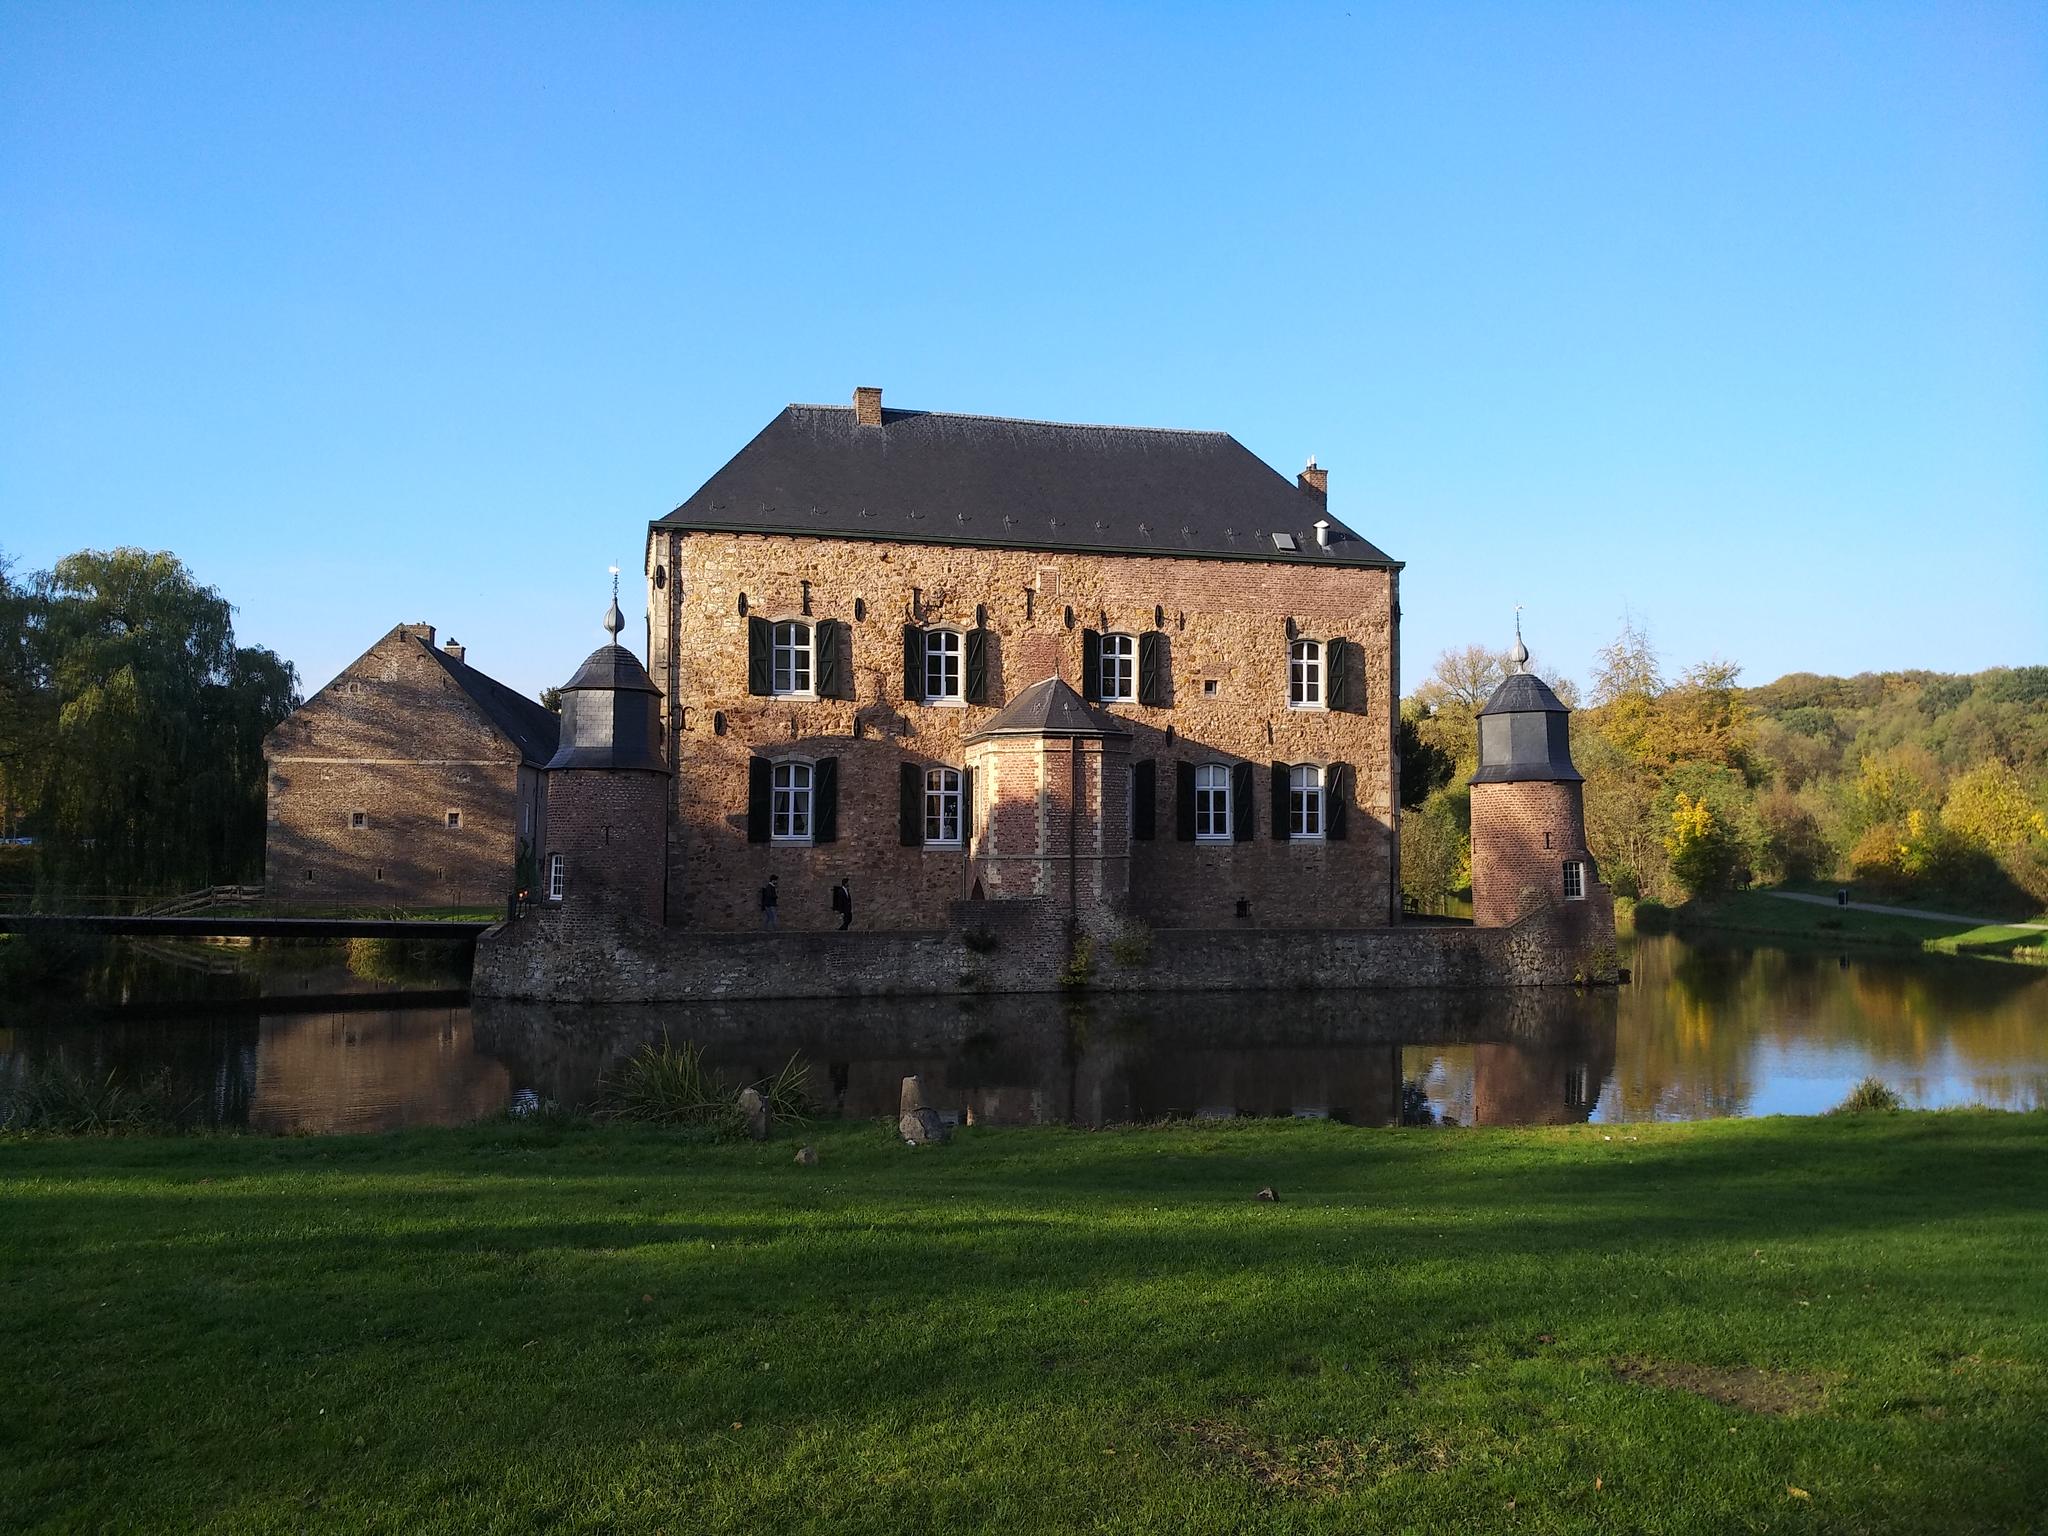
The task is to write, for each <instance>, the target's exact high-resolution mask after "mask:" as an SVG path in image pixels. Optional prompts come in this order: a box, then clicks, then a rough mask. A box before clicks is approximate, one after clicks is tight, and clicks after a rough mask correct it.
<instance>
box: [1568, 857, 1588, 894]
mask: <svg viewBox="0 0 2048 1536" xmlns="http://www.w3.org/2000/svg"><path fill="white" fill-rule="evenodd" d="M1573 887H1577V889H1573ZM1564 899H1565V900H1566V901H1584V900H1585V899H1586V861H1585V860H1584V859H1566V860H1565V861H1564Z"/></svg>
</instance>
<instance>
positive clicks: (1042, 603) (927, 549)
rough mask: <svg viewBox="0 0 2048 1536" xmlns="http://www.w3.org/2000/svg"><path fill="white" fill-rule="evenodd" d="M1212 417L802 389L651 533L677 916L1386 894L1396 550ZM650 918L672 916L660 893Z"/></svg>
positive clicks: (1123, 911)
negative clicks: (997, 406)
mask: <svg viewBox="0 0 2048 1536" xmlns="http://www.w3.org/2000/svg"><path fill="white" fill-rule="evenodd" d="M1328 489H1329V486H1328V477H1327V475H1326V474H1325V473H1324V472H1323V471H1322V470H1320V469H1318V468H1316V467H1314V466H1313V465H1311V467H1310V468H1308V469H1307V470H1305V471H1303V472H1302V474H1301V475H1300V476H1299V477H1298V478H1297V479H1294V480H1289V479H1287V478H1285V477H1283V476H1281V475H1279V474H1277V473H1275V472H1274V471H1273V470H1272V469H1270V468H1268V467H1267V466H1266V465H1265V464H1263V463H1261V462H1260V461H1259V460H1258V459H1257V458H1255V457H1254V456H1253V455H1252V454H1250V453H1249V452H1247V451H1246V450H1245V449H1244V447H1243V446H1242V445H1240V444H1239V443H1238V442H1237V441H1236V440H1235V439H1233V438H1231V437H1230V436H1228V435H1227V434H1225V433H1220V432H1178V431H1159V430H1150V429H1135V428H1124V427H1091V426H1068V425H1059V424H1054V423H1047V422H1033V421H1012V420H1001V419H996V418H990V417H982V416H960V415H946V414H940V413H936V412H926V411H898V410H885V409H884V408H883V406H882V404H881V392H880V391H879V390H872V389H863V390H860V391H858V392H856V395H855V399H854V403H853V404H852V406H851V407H830V406H791V407H789V408H788V409H786V410H785V411H783V412H782V413H781V414H780V415H779V416H777V417H776V418H775V419H774V420H773V421H771V422H770V423H769V424H768V425H767V426H766V427H765V428H764V429H763V430H762V431H761V432H760V434H759V435H758V436H756V437H755V438H754V440H753V441H752V442H751V443H749V444H748V445H747V446H746V447H745V448H743V449H741V450H740V452H739V453H738V454H737V455H735V457H734V458H733V459H732V460H731V462H729V463H728V464H726V465H725V467H724V468H722V469H720V470H719V471H718V472H717V473H716V474H714V475H713V476H712V477H711V478H710V479H709V480H708V481H706V482H705V484H704V485H703V486H702V487H701V488H700V489H699V490H698V491H697V492H696V493H695V494H694V495H692V496H691V497H689V499H687V500H686V501H685V502H684V503H683V504H682V505H681V506H679V507H678V508H676V510H675V511H673V512H671V513H670V514H669V515H668V516H666V517H664V518H662V519H660V520H659V521H657V522H656V523H654V524H653V525H652V527H651V529H650V531H649V535H648V540H647V551H646V575H647V581H648V608H649V634H648V654H649V672H650V674H651V676H652V678H653V680H654V683H655V685H656V686H657V687H658V689H659V690H660V699H661V729H662V745H663V749H664V757H665V760H666V762H667V763H668V764H669V765H670V766H672V768H673V769H674V774H673V779H672V795H673V800H672V806H671V812H670V815H669V818H668V826H667V829H666V836H667V879H666V886H665V901H664V908H663V913H662V915H663V916H664V918H665V920H666V921H667V922H668V923H670V924H672V925H680V926H684V927H689V928H696V929H712V930H717V929H729V930H737V929H747V928H753V927H756V926H758V924H759V921H760V919H759V912H758V906H757V896H756V893H757V891H758V889H759V887H760V886H761V885H762V884H763V883H764V882H765V881H766V880H767V878H768V877H769V876H770V875H771V874H773V875H775V876H777V878H778V884H779V887H780V889H781V892H782V900H781V920H782V923H783V925H784V926H785V927H788V928H824V927H826V926H828V925H830V924H831V923H832V922H833V921H834V919H833V916H832V912H831V909H830V905H829V902H828V900H827V895H828V892H829V891H830V889H831V887H832V886H833V885H834V884H836V883H837V882H839V881H841V880H843V879H844V880H850V881H851V882H852V889H853V897H854V901H855V904H856V909H857V911H858V913H859V919H860V923H861V925H862V926H863V927H867V928H890V929H931V928H941V927H944V926H946V925H948V924H949V923H951V922H954V921H956V920H957V915H956V914H955V912H954V906H955V904H956V903H959V902H962V901H972V900H975V899H977V898H980V899H983V900H987V901H991V902H996V901H1002V900H1006V899H1014V898H1030V899H1034V900H1038V901H1041V902H1044V903H1048V904H1051V905H1053V906H1057V907H1060V908H1062V909H1063V910H1064V911H1065V912H1066V913H1067V915H1068V916H1069V917H1070V918H1071V919H1072V920H1073V921H1076V922H1078V923H1079V924H1080V925H1081V926H1083V927H1097V926H1100V927H1104V928H1106V929H1107V928H1113V927H1114V926H1115V925H1116V924H1117V923H1118V922H1119V921H1121V920H1123V919H1125V918H1135V919H1139V920H1141V921H1143V922H1144V923H1146V924H1148V925H1151V926H1154V927H1171V928H1188V927H1205V926H1210V925H1217V924H1229V923H1241V922H1248V923H1250V924H1252V925H1254V926H1262V927H1289V928H1299V927H1359V926H1376V925H1384V924H1387V923H1389V922H1392V921H1394V920H1395V919H1396V918H1397V917H1398V913H1399V883H1398V872H1397V863H1396V856H1395V849H1396V819H1397V814H1398V812H1397V805H1398V796H1397V793H1396V786H1397V784H1398V780H1399V763H1398V761H1397V758H1396V752H1395V741H1396V735H1395V726H1396V721H1397V713H1398V694H1397V679H1398V674H1399V657H1398V647H1399V640H1398V626H1397V614H1398V610H1399V580H1400V569H1401V567H1400V564H1399V562H1397V561H1395V560H1393V559H1391V558H1389V557H1388V556H1387V555H1386V554H1385V553H1384V552H1382V551H1381V550H1380V549H1379V548H1378V547H1377V546H1376V545H1374V544H1373V543H1371V542H1370V541H1369V540H1367V539H1366V538H1365V537H1363V536H1362V535H1361V534H1359V533H1358V532H1356V531H1354V530H1353V529H1352V528H1350V527H1348V526H1347V525H1346V524H1345V523H1344V522H1342V521H1341V520H1339V519H1338V518H1336V517H1335V516H1333V515H1332V513H1331V511H1330V508H1329V500H1328ZM648 915H649V916H654V915H655V914H654V913H653V912H652V911H651V910H650V912H649V913H648Z"/></svg>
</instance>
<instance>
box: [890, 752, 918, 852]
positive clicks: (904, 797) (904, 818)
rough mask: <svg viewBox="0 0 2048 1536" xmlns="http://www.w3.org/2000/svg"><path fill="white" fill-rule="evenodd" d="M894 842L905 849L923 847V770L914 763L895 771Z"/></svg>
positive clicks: (906, 764) (904, 765)
mask: <svg viewBox="0 0 2048 1536" xmlns="http://www.w3.org/2000/svg"><path fill="white" fill-rule="evenodd" d="M896 840H897V841H898V842H900V843H901V844H902V845H903V846H904V847H906V848H919V847H922V846H923V845H924V770H923V769H922V768H920V767H918V766H917V764H915V763H905V764H903V765H902V766H901V767H899V768H898V769H897V770H896Z"/></svg>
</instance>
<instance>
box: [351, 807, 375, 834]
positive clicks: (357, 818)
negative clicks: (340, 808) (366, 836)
mask: <svg viewBox="0 0 2048 1536" xmlns="http://www.w3.org/2000/svg"><path fill="white" fill-rule="evenodd" d="M369 827H370V813H369V812H368V811H350V812H349V813H348V829H349V831H351V832H366V831H368V830H369Z"/></svg>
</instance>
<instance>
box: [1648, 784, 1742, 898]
mask: <svg viewBox="0 0 2048 1536" xmlns="http://www.w3.org/2000/svg"><path fill="white" fill-rule="evenodd" d="M1664 851H1665V852H1666V853H1667V854H1669V855H1670V858H1671V873H1672V875H1673V877H1674V878H1675V879H1677V881H1678V883H1679V884H1681V885H1683V886H1684V887H1685V888H1686V890H1687V891H1688V892H1689V893H1690V894H1692V895H1694V896H1702V895H1711V894H1712V893H1713V892H1715V891H1718V890H1722V889H1725V888H1726V886H1727V885H1728V882H1729V880H1730V879H1731V878H1732V877H1733V876H1734V873H1735V868H1736V862H1737V858H1738V849H1737V846H1736V843H1735V840H1734V839H1733V838H1732V837H1731V836H1730V835H1729V832H1728V828H1727V826H1726V825H1725V824H1724V823H1723V822H1722V821H1721V820H1720V818H1718V817H1717V816H1715V814H1714V812H1713V809H1712V807H1710V806H1709V805H1708V804H1707V802H1706V799H1705V798H1704V797H1701V798H1698V799H1695V798H1694V797H1693V796H1691V795H1689V794H1687V793H1686V792H1685V791H1684V790H1680V791H1679V792H1678V794H1677V796H1676V798H1675V799H1674V800H1673V802H1672V807H1671V827H1670V830H1669V831H1668V832H1667V833H1666V834H1665V836H1664Z"/></svg>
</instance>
